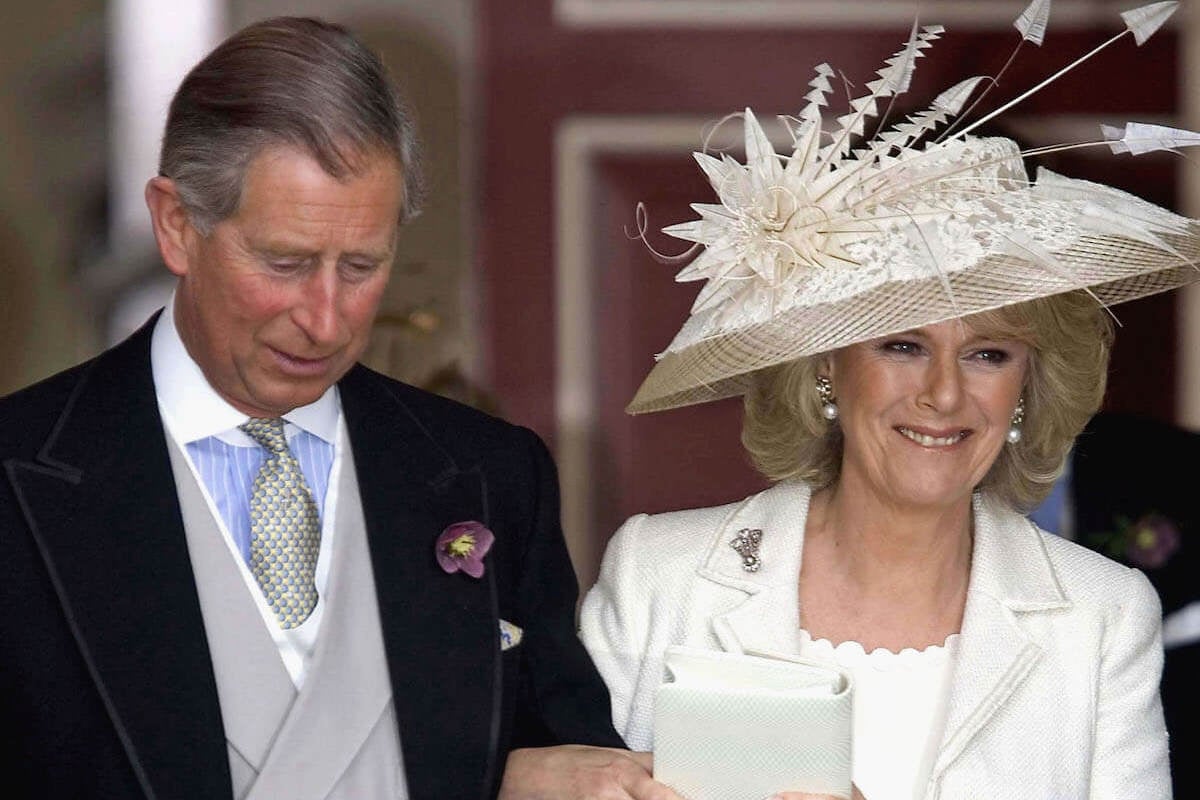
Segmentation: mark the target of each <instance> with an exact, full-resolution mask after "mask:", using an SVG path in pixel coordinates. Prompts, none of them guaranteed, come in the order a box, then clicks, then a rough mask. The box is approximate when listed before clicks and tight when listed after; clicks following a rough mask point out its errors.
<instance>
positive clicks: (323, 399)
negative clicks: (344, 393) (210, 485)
mask: <svg viewBox="0 0 1200 800" xmlns="http://www.w3.org/2000/svg"><path fill="white" fill-rule="evenodd" d="M150 369H151V371H152V373H153V375H154V391H155V394H156V395H157V396H158V406H159V409H160V410H161V411H162V414H163V418H164V420H165V421H166V423H167V427H168V429H169V430H170V431H171V435H172V436H173V437H174V438H175V439H176V440H177V441H178V442H179V443H180V444H184V445H186V444H189V443H191V442H196V441H199V440H201V439H205V438H208V437H209V436H218V435H221V434H227V433H228V432H229V431H237V426H238V425H241V424H242V423H243V422H245V421H246V419H247V416H246V415H245V414H243V413H242V412H241V411H238V410H237V409H236V408H234V407H233V406H231V405H230V404H229V403H228V401H226V400H225V398H223V397H221V395H219V394H217V392H216V390H215V389H213V388H212V386H211V385H210V384H209V382H208V380H207V379H206V378H205V377H204V373H203V372H201V370H200V365H199V364H197V363H196V362H195V361H194V360H193V359H192V357H191V356H190V355H189V354H188V351H187V348H185V347H184V345H183V340H182V339H180V338H179V330H178V329H177V328H176V327H175V295H174V293H172V295H171V299H170V301H168V303H167V306H166V308H165V309H163V312H162V315H161V316H160V317H159V318H158V323H157V324H156V325H155V326H154V336H153V338H152V339H151V343H150ZM341 412H342V403H341V398H340V397H339V396H338V392H337V387H336V386H331V387H329V388H328V389H326V390H325V393H324V394H323V395H321V396H320V397H319V398H317V400H316V401H315V402H312V403H309V404H308V405H306V406H300V407H299V408H294V409H292V410H291V411H289V412H288V413H286V414H284V415H283V418H284V420H286V421H287V422H290V423H292V424H293V425H295V426H297V427H299V428H301V429H303V430H305V431H308V432H309V433H311V434H313V435H314V436H317V437H318V438H320V439H322V440H323V441H325V442H327V443H329V444H331V445H332V444H336V442H337V430H338V418H339V417H340V416H341ZM237 432H238V433H239V434H240V431H237ZM245 443H246V444H251V443H252V442H251V441H250V440H249V439H247V440H246V442H245Z"/></svg>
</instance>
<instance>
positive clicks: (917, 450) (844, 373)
mask: <svg viewBox="0 0 1200 800" xmlns="http://www.w3.org/2000/svg"><path fill="white" fill-rule="evenodd" d="M1029 354H1030V348H1029V345H1028V344H1026V343H1024V342H1021V341H1016V340H1011V339H998V338H989V337H988V336H987V334H986V332H977V331H974V330H972V329H971V327H970V326H969V325H968V324H967V323H965V322H963V321H960V320H951V321H948V322H940V323H937V324H935V325H927V326H925V327H923V328H917V329H915V330H911V331H907V332H905V333H901V334H897V335H894V336H886V337H883V338H880V339H874V340H871V341H869V342H863V343H861V344H856V345H851V346H850V347H846V348H843V349H842V350H839V351H837V352H836V353H834V354H833V355H832V356H831V357H830V358H829V360H828V361H827V362H826V364H824V365H823V366H824V369H825V370H827V371H826V372H825V373H824V374H827V375H828V377H829V378H830V380H831V381H832V383H833V390H834V394H835V396H836V398H837V405H838V410H839V412H840V413H839V418H838V419H839V424H840V425H841V426H842V432H843V434H844V441H845V445H844V450H843V453H842V476H841V483H842V485H843V486H846V487H850V486H854V487H858V488H861V489H865V490H866V491H869V492H873V493H875V494H876V495H877V496H878V498H879V499H880V500H882V501H885V502H887V503H889V504H892V505H898V506H908V507H913V506H915V507H935V506H949V505H953V504H955V503H958V502H961V501H964V500H966V499H968V498H969V497H970V495H971V492H972V490H973V489H974V488H975V487H976V486H977V485H978V484H979V482H980V481H982V480H983V478H984V476H985V475H986V474H987V472H988V470H989V469H990V468H991V466H992V463H993V462H994V461H995V460H996V456H997V455H998V454H999V453H1000V448H1001V447H1004V446H1005V436H1006V434H1007V433H1008V429H1009V428H1010V427H1011V424H1012V415H1013V410H1014V409H1015V408H1016V405H1017V400H1018V399H1019V398H1020V396H1021V390H1022V387H1023V386H1024V382H1025V375H1026V372H1027V371H1028V368H1029Z"/></svg>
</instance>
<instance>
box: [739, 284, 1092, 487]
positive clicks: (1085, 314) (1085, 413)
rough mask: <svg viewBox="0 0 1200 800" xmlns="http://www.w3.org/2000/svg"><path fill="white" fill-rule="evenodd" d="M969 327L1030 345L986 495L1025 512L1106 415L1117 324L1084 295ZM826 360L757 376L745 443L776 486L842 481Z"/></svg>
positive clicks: (979, 317)
mask: <svg viewBox="0 0 1200 800" xmlns="http://www.w3.org/2000/svg"><path fill="white" fill-rule="evenodd" d="M964 321H965V322H966V323H967V324H968V325H969V326H970V327H971V329H972V330H974V331H977V332H979V333H983V334H985V335H987V336H989V337H995V338H998V339H1016V340H1019V341H1023V342H1026V343H1028V344H1029V345H1030V359H1029V372H1028V374H1027V375H1026V378H1025V387H1024V389H1023V391H1022V396H1023V397H1024V398H1025V419H1024V422H1023V424H1022V425H1021V433H1022V436H1021V441H1020V442H1018V443H1016V444H1006V445H1005V446H1004V447H1003V448H1002V449H1001V451H1000V455H999V456H998V457H997V458H996V462H995V463H994V464H993V465H992V468H991V469H990V470H989V471H988V473H987V475H986V476H985V477H984V479H983V481H982V482H981V484H980V486H979V487H978V488H980V489H986V490H987V491H988V492H989V493H990V494H992V495H993V496H995V497H998V498H1000V499H1001V500H1003V501H1005V502H1007V503H1008V504H1009V505H1010V506H1012V507H1013V508H1015V509H1017V510H1020V511H1027V510H1029V509H1031V508H1033V507H1035V506H1036V505H1037V504H1038V503H1040V502H1041V501H1042V500H1043V499H1044V498H1045V497H1046V494H1047V493H1049V491H1050V488H1051V486H1052V485H1053V484H1054V481H1055V480H1057V478H1058V476H1059V475H1060V474H1061V473H1062V469H1063V464H1064V463H1065V461H1066V457H1067V453H1068V452H1069V451H1070V449H1071V445H1072V444H1073V443H1074V441H1075V437H1076V436H1078V435H1079V432H1080V431H1081V430H1083V426H1084V425H1085V424H1086V423H1087V421H1088V420H1089V419H1091V417H1092V415H1093V414H1095V413H1096V411H1097V410H1098V409H1099V408H1100V402H1101V400H1103V398H1104V386H1105V381H1106V379H1107V376H1108V357H1109V352H1110V350H1111V346H1112V336H1113V332H1112V323H1111V322H1110V320H1109V317H1108V314H1107V312H1106V311H1105V310H1104V309H1103V308H1101V307H1100V306H1099V305H1098V304H1097V302H1096V300H1095V299H1093V298H1092V297H1090V296H1089V295H1087V294H1085V293H1084V292H1069V293H1066V294H1059V295H1053V296H1050V297H1043V298H1040V299H1037V300H1030V301H1029V302H1026V303H1020V304H1017V305H1012V306H1007V307H1004V308H1000V309H996V310H994V311H985V312H982V313H979V314H973V315H971V316H969V317H966V318H964ZM821 360H822V356H809V357H806V358H802V359H799V360H797V361H793V362H790V363H788V364H782V365H780V366H778V367H771V368H768V369H764V370H760V371H759V372H757V373H755V374H754V375H752V376H751V382H750V386H749V388H748V389H747V390H746V395H745V416H744V418H743V422H742V444H743V445H744V446H745V448H746V451H747V452H748V453H749V454H750V457H751V459H752V460H753V462H754V465H755V466H756V467H757V468H758V470H759V471H760V472H761V473H762V474H763V475H765V476H766V477H768V478H770V479H771V480H783V479H785V478H796V479H800V480H804V481H807V482H809V483H811V484H813V485H814V486H817V487H824V486H829V485H831V484H833V483H835V482H836V481H837V479H838V473H839V471H840V468H841V460H842V430H841V426H840V425H838V424H837V423H836V422H829V421H828V420H826V419H825V418H824V417H823V416H822V415H821V400H820V398H819V397H818V395H817V390H816V377H817V367H818V365H819V364H820V363H821Z"/></svg>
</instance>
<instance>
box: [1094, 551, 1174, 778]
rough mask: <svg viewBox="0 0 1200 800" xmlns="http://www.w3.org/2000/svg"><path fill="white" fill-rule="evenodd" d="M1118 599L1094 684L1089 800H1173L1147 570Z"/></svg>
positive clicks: (1158, 639) (1157, 619) (1157, 617)
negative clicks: (1136, 798)
mask: <svg viewBox="0 0 1200 800" xmlns="http://www.w3.org/2000/svg"><path fill="white" fill-rule="evenodd" d="M1128 574H1129V575H1130V577H1131V580H1130V581H1129V586H1128V587H1127V589H1126V591H1125V592H1124V593H1122V595H1121V600H1120V601H1119V602H1117V603H1114V604H1113V607H1112V611H1111V612H1110V616H1111V618H1110V619H1109V620H1108V625H1107V626H1106V630H1105V641H1104V647H1103V650H1102V653H1101V665H1100V672H1099V684H1098V686H1097V687H1096V688H1097V694H1098V697H1097V703H1096V727H1095V736H1096V742H1095V751H1094V753H1093V757H1092V780H1091V792H1090V793H1089V796H1090V797H1091V798H1092V800H1109V799H1110V798H1111V800H1118V799H1119V798H1127V797H1145V798H1170V797H1171V774H1170V767H1169V764H1168V760H1167V732H1166V727H1165V724H1164V722H1163V711H1162V702H1161V700H1160V698H1159V693H1158V687H1159V679H1160V678H1161V675H1162V665H1163V649H1162V615H1161V610H1160V606H1159V600H1158V595H1157V594H1155V592H1154V588H1153V587H1152V586H1151V585H1150V582H1149V581H1148V580H1147V579H1146V577H1145V576H1144V575H1142V573H1140V572H1138V571H1136V570H1130V571H1129V573H1128Z"/></svg>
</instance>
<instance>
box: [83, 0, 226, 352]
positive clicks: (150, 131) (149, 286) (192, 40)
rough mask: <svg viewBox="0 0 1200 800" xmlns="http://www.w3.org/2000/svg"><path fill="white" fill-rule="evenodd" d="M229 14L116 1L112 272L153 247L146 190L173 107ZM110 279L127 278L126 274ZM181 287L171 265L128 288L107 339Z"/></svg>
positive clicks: (220, 6)
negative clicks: (169, 109)
mask: <svg viewBox="0 0 1200 800" xmlns="http://www.w3.org/2000/svg"><path fill="white" fill-rule="evenodd" d="M226 17H227V9H226V0H169V1H168V0H110V2H109V5H108V30H109V38H108V60H109V64H110V70H109V98H110V99H109V153H108V177H109V230H108V234H109V247H108V256H107V258H106V261H107V265H106V267H107V269H108V270H109V271H114V270H115V271H117V272H121V271H122V270H127V269H130V268H131V267H132V265H136V264H138V263H139V261H140V260H142V259H145V258H146V255H147V254H148V253H150V252H153V251H152V245H153V238H152V234H151V232H150V218H149V215H148V213H147V211H146V202H145V199H144V191H145V186H146V181H147V180H149V179H150V178H151V177H153V176H154V175H156V174H158V150H159V145H160V144H161V143H162V132H163V125H164V124H165V123H166V119H167V107H168V106H169V105H170V103H171V97H172V96H173V95H174V94H175V90H176V89H177V88H179V83H180V82H181V81H182V80H183V77H184V76H185V75H186V74H187V73H188V70H190V69H191V68H192V66H193V65H195V64H196V62H198V61H199V60H200V59H202V58H203V57H204V56H205V55H206V54H207V53H208V51H209V50H211V49H212V48H213V47H214V46H215V45H216V44H217V42H219V41H220V40H221V38H222V37H223V36H224V34H225V31H226V27H227V21H226ZM107 280H111V281H115V282H116V283H118V284H120V283H121V282H122V279H121V276H120V275H109V276H107ZM173 287H174V281H173V280H171V279H170V276H169V274H168V273H167V272H166V271H165V270H164V271H163V272H162V275H161V277H160V278H159V279H156V280H142V281H140V282H139V283H137V285H135V286H132V287H129V288H127V289H125V290H124V291H123V292H122V294H121V296H120V297H119V298H117V300H116V302H115V304H114V305H113V307H112V308H110V309H109V314H110V316H109V319H108V329H107V331H106V332H105V336H104V338H105V340H106V342H107V343H110V344H111V343H113V342H116V341H118V340H120V339H122V338H124V337H125V336H126V335H127V334H129V333H130V332H132V331H133V330H134V329H136V328H137V327H138V326H139V325H141V323H142V322H143V321H145V319H146V318H147V317H148V316H149V315H150V314H151V313H152V312H153V311H154V310H155V309H157V308H160V307H161V306H162V305H163V304H164V303H165V302H166V300H167V298H168V297H169V296H170V292H171V290H172V288H173Z"/></svg>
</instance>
